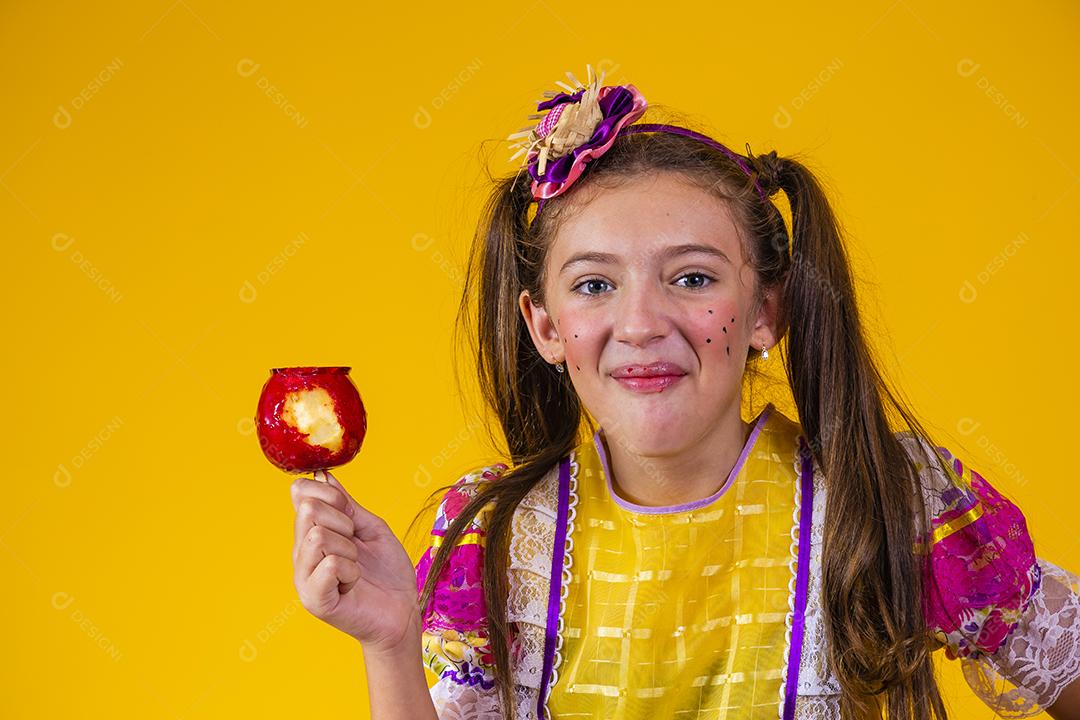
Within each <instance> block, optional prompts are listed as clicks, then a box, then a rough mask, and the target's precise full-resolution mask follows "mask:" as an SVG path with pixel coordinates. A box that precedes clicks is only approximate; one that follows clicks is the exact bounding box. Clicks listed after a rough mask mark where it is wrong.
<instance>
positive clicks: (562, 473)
mask: <svg viewBox="0 0 1080 720" xmlns="http://www.w3.org/2000/svg"><path fill="white" fill-rule="evenodd" d="M569 513H570V458H569V457H566V458H563V460H562V462H560V463H559V510H558V513H557V516H556V518H555V548H554V550H553V551H552V553H551V585H550V588H549V591H548V611H547V632H546V634H545V637H544V669H543V672H541V674H540V697H539V698H538V699H537V703H536V714H537V717H538V718H540V720H543V718H544V717H546V713H545V712H544V708H545V706H546V705H547V691H548V685H549V683H550V678H551V669H552V666H553V665H554V664H555V641H556V639H557V636H558V633H559V601H560V598H561V597H562V570H563V560H564V556H565V553H566V523H567V520H568V516H569Z"/></svg>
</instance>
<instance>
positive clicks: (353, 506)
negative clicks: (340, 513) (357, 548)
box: [323, 470, 386, 540]
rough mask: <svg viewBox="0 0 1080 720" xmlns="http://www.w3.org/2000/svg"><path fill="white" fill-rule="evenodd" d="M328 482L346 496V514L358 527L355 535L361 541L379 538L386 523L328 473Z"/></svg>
mask: <svg viewBox="0 0 1080 720" xmlns="http://www.w3.org/2000/svg"><path fill="white" fill-rule="evenodd" d="M323 472H325V473H326V482H327V484H328V485H332V486H333V487H336V488H337V489H338V490H340V491H341V494H342V495H344V496H345V514H346V515H348V516H349V517H351V518H352V519H353V525H354V526H355V527H356V530H355V533H354V534H355V535H356V537H358V538H360V539H361V540H370V539H374V538H376V537H379V536H380V534H381V532H382V531H383V530H385V529H386V523H385V521H384V520H383V519H382V518H381V517H379V516H378V515H376V514H375V513H373V512H371V511H370V510H368V509H367V508H365V507H364V506H363V505H361V504H360V503H358V502H356V500H354V499H353V496H352V495H350V494H349V491H348V490H346V489H345V487H344V486H343V485H342V484H341V483H340V482H338V479H337V478H336V477H334V476H333V475H331V474H330V473H329V472H327V471H325V470H324V471H323Z"/></svg>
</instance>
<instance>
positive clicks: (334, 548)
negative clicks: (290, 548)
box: [296, 525, 360, 578]
mask: <svg viewBox="0 0 1080 720" xmlns="http://www.w3.org/2000/svg"><path fill="white" fill-rule="evenodd" d="M327 555H341V556H342V557H346V558H348V559H350V560H353V561H355V560H357V559H358V558H359V556H360V553H359V550H357V548H356V544H355V543H354V542H353V541H352V540H351V539H350V538H349V537H346V536H343V535H339V534H337V533H336V532H334V531H333V530H328V529H326V528H324V527H322V526H320V525H316V526H315V527H313V528H311V530H310V531H309V532H308V534H307V536H306V537H305V538H304V539H303V541H302V542H301V543H300V545H299V547H298V548H297V554H296V573H297V575H298V576H299V577H300V578H306V577H308V576H309V575H311V573H312V572H313V571H314V570H315V566H316V565H318V564H319V563H320V562H321V561H322V559H323V558H324V557H326V556H327Z"/></svg>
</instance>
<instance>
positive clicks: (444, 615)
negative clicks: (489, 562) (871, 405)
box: [416, 463, 507, 689]
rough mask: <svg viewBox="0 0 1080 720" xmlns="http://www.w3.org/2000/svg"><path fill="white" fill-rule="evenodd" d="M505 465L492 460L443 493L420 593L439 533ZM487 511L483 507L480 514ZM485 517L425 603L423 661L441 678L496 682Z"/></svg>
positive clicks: (419, 571)
mask: <svg viewBox="0 0 1080 720" xmlns="http://www.w3.org/2000/svg"><path fill="white" fill-rule="evenodd" d="M506 470H507V466H506V465H505V464H502V463H499V464H496V465H490V466H486V467H483V468H480V469H478V470H475V471H473V472H470V473H468V474H466V475H464V476H463V477H462V478H460V479H459V480H458V481H457V482H456V483H455V484H454V486H453V487H452V488H450V489H449V490H448V491H447V493H446V495H445V496H444V497H443V500H442V502H441V503H440V505H439V508H438V510H437V512H436V515H435V522H434V524H433V526H432V529H431V535H432V542H431V545H430V546H429V547H428V548H427V550H425V551H424V554H423V556H422V557H421V558H420V560H419V562H418V563H417V565H416V591H417V595H419V594H420V593H421V592H422V591H423V589H424V582H425V581H426V579H427V576H428V573H429V571H430V569H431V562H432V560H433V559H434V557H435V553H436V552H438V549H439V548H438V546H437V543H438V542H439V538H442V537H443V536H444V535H445V534H446V530H447V529H448V528H449V527H450V524H451V523H452V522H453V521H454V519H455V518H457V516H458V515H459V514H460V513H461V510H462V509H463V508H464V507H465V506H466V505H467V504H468V503H469V501H470V500H471V499H472V498H473V497H474V495H475V494H476V492H477V491H478V490H479V488H480V486H481V483H483V482H488V481H491V480H495V479H497V478H499V477H500V476H501V475H502V473H503V472H505V471H506ZM482 513H483V511H481V514H482ZM483 565H484V521H483V518H482V516H481V515H478V516H477V517H475V518H473V520H472V522H470V524H469V525H468V527H466V528H465V531H464V532H463V533H462V535H461V536H460V537H459V538H458V540H457V542H456V543H455V544H454V548H453V550H451V551H450V557H449V560H448V562H447V564H446V565H445V566H444V567H443V570H442V572H441V573H440V575H439V577H438V579H437V580H436V582H435V589H434V591H433V592H432V595H431V601H430V602H429V603H428V605H427V607H426V608H423V613H422V615H423V618H422V621H421V629H422V632H423V658H424V664H425V665H426V666H427V667H428V668H429V669H431V670H432V671H433V672H434V673H435V674H436V675H437V676H438V677H440V678H443V677H449V678H451V679H452V680H454V681H455V682H457V683H460V684H468V685H480V686H481V687H483V688H485V689H489V688H491V687H494V676H493V672H492V670H493V668H494V665H495V658H494V656H493V655H492V654H491V647H490V645H489V643H488V633H487V605H486V603H485V601H484V588H483V583H482V569H483Z"/></svg>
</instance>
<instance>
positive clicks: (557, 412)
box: [419, 177, 581, 717]
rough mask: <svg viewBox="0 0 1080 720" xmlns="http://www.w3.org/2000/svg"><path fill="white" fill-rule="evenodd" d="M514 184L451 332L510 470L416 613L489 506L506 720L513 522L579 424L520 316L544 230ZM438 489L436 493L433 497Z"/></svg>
mask: <svg viewBox="0 0 1080 720" xmlns="http://www.w3.org/2000/svg"><path fill="white" fill-rule="evenodd" d="M513 180H514V178H512V177H508V178H504V179H501V180H498V181H496V185H495V188H494V190H493V192H492V194H491V196H490V198H489V200H488V202H487V204H486V206H485V209H484V215H483V220H482V221H481V223H480V225H479V228H478V231H477V235H476V237H475V239H474V242H473V246H472V251H471V253H470V257H469V266H468V272H467V274H466V280H465V285H464V288H463V290H462V295H461V302H460V304H459V306H458V325H457V328H456V332H458V333H460V332H466V333H467V335H468V337H470V338H473V339H475V341H476V342H475V344H474V345H472V347H471V350H472V353H473V355H474V357H475V361H476V370H477V380H478V382H479V387H480V392H481V395H482V397H483V398H484V400H485V403H486V405H487V406H488V408H490V409H491V410H492V411H493V412H494V413H495V415H496V416H497V417H498V418H499V421H500V424H501V426H502V431H503V435H504V437H505V440H506V445H507V448H508V455H509V457H510V459H511V461H512V463H513V464H514V467H512V468H511V469H510V470H508V471H507V472H505V473H503V474H502V476H501V477H499V478H498V479H497V480H495V481H492V482H486V483H485V485H484V487H483V488H482V490H483V491H482V492H478V493H477V494H476V495H475V496H474V497H473V499H472V500H470V501H469V502H468V504H466V506H465V507H464V508H462V510H461V512H460V514H459V515H458V516H457V518H455V519H454V521H453V522H452V523H451V524H450V525H449V527H448V528H447V529H446V531H445V534H444V536H443V539H442V542H441V545H440V546H439V549H438V551H437V552H436V553H435V556H434V558H433V559H432V562H431V567H430V569H429V570H428V575H427V578H426V579H425V582H424V587H423V590H422V591H421V595H420V601H419V603H420V607H421V608H425V607H427V603H428V602H429V600H430V598H431V595H432V593H433V591H434V588H435V580H436V578H438V577H439V576H440V575H441V573H442V571H443V567H444V566H445V565H446V563H447V561H448V560H449V557H450V551H451V549H452V548H453V546H454V544H455V543H456V542H457V539H458V538H459V537H460V535H461V533H462V532H463V531H464V530H465V529H466V528H467V527H468V526H469V524H470V523H471V522H472V520H473V518H475V517H476V515H477V513H478V512H479V511H480V510H481V509H483V508H484V507H485V506H488V505H491V506H492V507H491V511H490V514H489V515H488V517H487V520H486V522H485V528H484V532H485V545H484V562H483V580H482V583H483V587H484V602H485V604H486V605H487V625H488V627H487V630H488V639H489V642H490V645H491V650H492V654H493V655H494V657H495V679H496V683H497V685H498V688H499V694H500V697H501V699H502V706H503V708H504V711H505V713H506V716H507V717H512V716H513V714H514V711H513V708H514V705H515V702H516V701H515V694H514V683H513V677H512V674H511V673H512V669H511V658H510V649H511V647H512V644H513V638H514V628H513V627H512V625H511V623H510V622H508V620H507V612H506V599H507V597H508V596H509V582H508V579H507V565H508V553H509V545H510V533H511V521H512V519H513V515H514V511H515V510H516V509H517V507H518V504H519V503H520V502H521V501H522V499H524V498H525V496H526V495H528V493H529V491H531V490H532V489H533V488H534V487H535V486H536V485H537V484H538V483H539V482H540V481H541V480H542V479H543V477H544V476H545V475H546V474H547V473H548V472H549V471H550V470H551V468H552V467H554V466H556V465H557V464H558V463H559V461H560V460H561V459H562V458H563V457H564V456H566V455H568V454H569V453H570V451H571V450H573V449H574V447H576V446H577V443H578V434H579V427H580V424H581V406H580V401H579V400H578V397H577V394H576V393H575V392H574V390H573V386H572V385H571V384H570V383H569V381H568V380H566V379H565V375H564V374H562V373H556V372H555V370H554V369H553V368H552V367H551V366H550V365H548V363H547V362H546V361H544V359H543V358H542V357H541V356H540V354H539V353H538V352H537V350H536V348H535V347H534V346H533V344H532V342H531V338H530V336H529V332H528V328H527V326H526V325H525V321H524V318H522V316H521V313H520V311H519V309H518V296H519V295H520V293H521V291H522V289H528V290H529V294H530V296H532V297H533V298H539V299H541V300H542V298H543V280H542V274H543V273H542V269H543V258H544V253H543V244H542V243H544V242H546V238H545V236H544V233H545V227H544V225H543V224H541V223H538V224H537V227H536V228H532V229H531V230H530V225H529V219H528V214H529V207H530V201H531V194H530V190H529V183H527V182H520V181H519V182H517V183H516V185H515V183H514V182H513ZM474 300H475V301H476V302H477V307H476V309H475V312H474V311H473V308H472V302H473V301H474ZM489 432H490V429H489ZM446 489H448V488H447V487H443V488H439V489H437V490H435V491H434V492H433V493H432V497H435V496H437V495H439V494H441V493H442V492H444V491H445V490H446ZM430 500H431V498H430V497H429V502H430Z"/></svg>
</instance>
